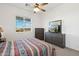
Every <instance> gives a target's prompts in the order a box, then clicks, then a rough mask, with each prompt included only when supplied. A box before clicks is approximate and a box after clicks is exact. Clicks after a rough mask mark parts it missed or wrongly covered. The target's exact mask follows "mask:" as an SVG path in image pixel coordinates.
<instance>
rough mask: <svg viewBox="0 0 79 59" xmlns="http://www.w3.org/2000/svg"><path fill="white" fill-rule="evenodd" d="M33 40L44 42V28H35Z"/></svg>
mask: <svg viewBox="0 0 79 59" xmlns="http://www.w3.org/2000/svg"><path fill="white" fill-rule="evenodd" d="M35 38H38V39H40V40H44V28H35Z"/></svg>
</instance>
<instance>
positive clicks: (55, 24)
mask: <svg viewBox="0 0 79 59" xmlns="http://www.w3.org/2000/svg"><path fill="white" fill-rule="evenodd" d="M61 27H62V20H56V21H50V22H49V26H48V31H49V32H56V33H61V29H62V28H61Z"/></svg>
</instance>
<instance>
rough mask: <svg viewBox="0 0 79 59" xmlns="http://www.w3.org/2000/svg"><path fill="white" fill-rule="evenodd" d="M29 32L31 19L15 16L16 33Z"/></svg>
mask: <svg viewBox="0 0 79 59" xmlns="http://www.w3.org/2000/svg"><path fill="white" fill-rule="evenodd" d="M27 31H31V19H29V18H23V17H19V16H16V32H27Z"/></svg>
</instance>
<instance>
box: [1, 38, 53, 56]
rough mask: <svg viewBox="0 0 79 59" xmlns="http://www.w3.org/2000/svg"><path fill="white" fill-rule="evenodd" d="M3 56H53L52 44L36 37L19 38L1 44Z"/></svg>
mask: <svg viewBox="0 0 79 59" xmlns="http://www.w3.org/2000/svg"><path fill="white" fill-rule="evenodd" d="M0 53H1V55H2V56H51V55H52V46H51V45H49V44H47V43H46V42H43V41H40V40H38V39H36V38H30V39H17V40H14V41H7V42H4V43H1V44H0Z"/></svg>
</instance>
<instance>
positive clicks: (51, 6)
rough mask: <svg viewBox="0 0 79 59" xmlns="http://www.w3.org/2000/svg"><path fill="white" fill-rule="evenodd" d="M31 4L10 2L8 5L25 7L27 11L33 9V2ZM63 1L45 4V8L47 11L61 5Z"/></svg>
mask: <svg viewBox="0 0 79 59" xmlns="http://www.w3.org/2000/svg"><path fill="white" fill-rule="evenodd" d="M28 4H29V6H25V3H9V4H8V5H11V6H14V7H17V8H21V9H25V10H27V11H33V3H28ZM61 4H62V3H48V5H46V6H45V8H44V9H45V10H46V11H50V10H51V9H53V8H55V7H57V6H59V5H61Z"/></svg>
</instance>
